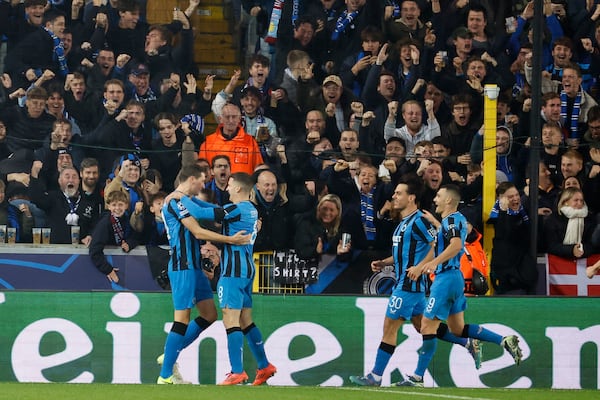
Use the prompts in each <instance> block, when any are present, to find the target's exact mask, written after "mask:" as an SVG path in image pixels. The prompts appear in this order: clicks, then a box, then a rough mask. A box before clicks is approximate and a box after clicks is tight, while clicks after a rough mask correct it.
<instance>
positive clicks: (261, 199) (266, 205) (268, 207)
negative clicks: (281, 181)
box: [252, 186, 279, 210]
mask: <svg viewBox="0 0 600 400" xmlns="http://www.w3.org/2000/svg"><path fill="white" fill-rule="evenodd" d="M252 190H253V191H254V196H255V199H256V202H257V203H258V204H260V205H261V206H263V207H264V208H265V210H272V209H273V208H274V207H275V205H276V204H278V203H279V194H276V195H275V198H274V199H273V201H266V200H265V198H264V197H262V195H261V194H260V192H259V191H258V189H257V188H256V186H254V187H253V188H252Z"/></svg>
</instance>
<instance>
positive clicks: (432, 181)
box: [420, 160, 443, 213]
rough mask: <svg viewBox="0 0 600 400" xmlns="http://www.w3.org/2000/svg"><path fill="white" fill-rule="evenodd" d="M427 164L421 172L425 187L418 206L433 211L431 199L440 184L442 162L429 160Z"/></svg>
mask: <svg viewBox="0 0 600 400" xmlns="http://www.w3.org/2000/svg"><path fill="white" fill-rule="evenodd" d="M428 164H429V165H427V167H426V168H425V171H424V172H423V182H425V189H424V191H423V196H422V197H421V203H420V207H421V209H422V210H427V211H430V212H432V213H433V211H434V209H435V208H434V203H433V199H434V198H435V195H436V193H437V191H438V189H439V188H440V186H442V180H443V169H442V164H441V163H440V162H439V161H437V160H430V161H429V163H428Z"/></svg>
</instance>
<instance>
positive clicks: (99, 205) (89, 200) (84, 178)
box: [79, 158, 104, 246]
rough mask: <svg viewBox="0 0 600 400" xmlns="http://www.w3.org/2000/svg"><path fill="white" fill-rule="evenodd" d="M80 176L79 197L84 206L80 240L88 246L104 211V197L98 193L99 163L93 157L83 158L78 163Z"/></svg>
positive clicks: (81, 217) (81, 215)
mask: <svg viewBox="0 0 600 400" xmlns="http://www.w3.org/2000/svg"><path fill="white" fill-rule="evenodd" d="M79 177H80V178H81V198H82V201H83V203H84V208H83V209H82V213H81V214H80V218H79V226H80V227H81V228H80V229H81V230H80V232H79V238H80V242H81V243H82V244H84V245H85V246H89V245H90V242H91V240H92V231H93V230H94V227H95V226H96V223H97V222H98V220H99V219H100V215H101V214H102V212H103V211H104V199H103V198H102V196H101V195H100V189H101V188H100V186H99V185H98V179H99V178H100V165H99V164H98V160H96V159H95V158H84V159H83V161H81V164H80V165H79Z"/></svg>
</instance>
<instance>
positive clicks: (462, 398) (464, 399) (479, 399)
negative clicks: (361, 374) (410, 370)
mask: <svg viewBox="0 0 600 400" xmlns="http://www.w3.org/2000/svg"><path fill="white" fill-rule="evenodd" d="M337 389H338V390H351V391H361V392H376V393H389V394H393V395H395V396H397V395H398V394H400V393H402V394H412V395H415V396H424V397H435V398H442V399H456V400H494V399H488V398H485V397H468V396H455V395H451V394H439V393H431V392H430V393H426V392H407V391H405V390H398V391H393V390H378V389H371V388H350V387H339V388H337ZM425 390H426V389H425Z"/></svg>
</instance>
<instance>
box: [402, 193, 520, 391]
mask: <svg viewBox="0 0 600 400" xmlns="http://www.w3.org/2000/svg"><path fill="white" fill-rule="evenodd" d="M459 202H460V189H459V188H458V187H457V186H456V185H445V186H442V187H441V188H440V190H439V191H438V193H437V195H436V196H435V199H434V203H435V205H436V210H435V211H436V213H438V214H440V215H441V216H442V223H441V226H440V228H439V230H438V233H437V244H436V246H435V258H433V259H432V260H430V261H427V262H425V263H422V264H420V265H416V266H414V267H410V268H409V269H408V270H407V274H408V277H409V278H410V279H412V280H414V281H419V280H420V279H422V275H423V274H430V273H435V275H436V278H435V280H434V281H433V284H432V285H431V293H430V295H429V301H428V302H427V307H426V308H425V311H424V313H423V318H422V319H421V335H423V346H422V347H421V350H420V351H419V362H418V363H417V368H416V369H415V373H414V374H413V375H411V376H409V377H408V378H406V379H405V380H404V381H402V382H398V383H397V384H396V386H415V387H423V386H424V385H423V375H424V374H425V370H426V369H427V366H428V365H429V362H430V361H431V359H432V358H433V354H434V353H435V350H436V347H437V337H438V335H439V333H438V329H439V327H440V324H441V321H443V320H446V321H447V323H448V327H449V328H450V331H451V332H452V333H453V334H455V335H460V336H462V337H464V338H467V337H470V338H476V339H479V340H481V341H484V342H492V343H496V344H498V345H500V346H502V347H504V348H505V349H506V350H507V351H508V352H509V353H510V355H511V356H512V357H513V359H514V360H515V363H516V364H517V365H518V364H519V363H520V362H521V358H522V357H523V355H522V352H521V348H520V347H519V339H518V338H517V336H514V335H510V336H505V337H502V336H500V335H498V334H497V333H495V332H492V331H490V330H488V329H485V328H484V327H482V326H480V325H476V324H467V325H465V320H464V311H465V309H466V308H467V300H466V298H465V295H464V287H465V281H464V278H463V276H462V273H461V272H460V258H461V257H462V255H463V253H464V247H465V239H466V237H467V220H466V218H465V217H464V216H463V215H462V214H461V213H459V212H458V211H457V209H458V203H459Z"/></svg>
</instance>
